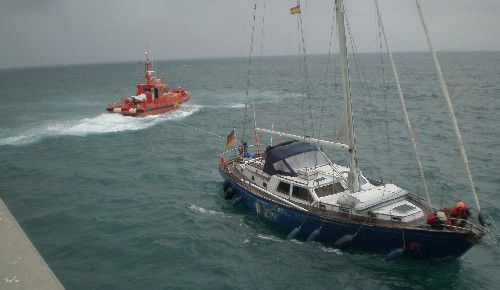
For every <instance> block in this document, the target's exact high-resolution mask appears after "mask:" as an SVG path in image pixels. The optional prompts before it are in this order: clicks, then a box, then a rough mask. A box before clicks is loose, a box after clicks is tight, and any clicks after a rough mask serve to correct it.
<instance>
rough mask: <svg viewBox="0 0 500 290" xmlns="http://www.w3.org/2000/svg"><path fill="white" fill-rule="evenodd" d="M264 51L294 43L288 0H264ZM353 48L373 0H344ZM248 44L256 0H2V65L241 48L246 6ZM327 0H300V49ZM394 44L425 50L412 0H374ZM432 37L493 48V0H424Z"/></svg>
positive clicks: (217, 53)
mask: <svg viewBox="0 0 500 290" xmlns="http://www.w3.org/2000/svg"><path fill="white" fill-rule="evenodd" d="M265 2H266V10H265V28H264V42H263V54H264V55H282V54H295V53H296V52H297V41H298V40H297V26H296V19H297V16H294V15H290V14H289V12H288V9H289V8H290V7H292V6H294V4H295V1H294V0H265ZM345 2H346V10H347V11H348V15H349V21H350V24H351V28H352V30H353V33H354V37H355V40H356V43H357V46H358V48H359V50H360V51H361V52H368V51H378V42H377V41H376V37H375V36H376V31H377V26H376V21H375V16H374V4H373V0H346V1H345ZM253 3H257V9H258V12H257V18H258V20H257V27H256V38H257V40H256V43H257V44H258V45H260V40H259V39H260V27H261V23H262V22H261V21H262V14H263V13H262V12H263V11H262V7H263V5H262V4H263V3H264V0H163V1H162V0H142V1H137V0H0V47H1V50H0V68H5V67H21V66H44V65H56V64H72V63H100V62H115V61H133V60H139V59H141V58H142V56H143V55H142V53H143V52H144V50H145V49H146V48H147V47H149V48H151V49H152V50H153V53H154V55H155V57H156V58H157V59H176V58H206V57H232V56H247V55H248V51H249V42H250V25H251V11H252V10H251V5H252V4H253ZM331 3H332V0H307V1H302V8H303V17H304V21H305V28H306V31H305V33H306V36H307V43H306V47H307V50H308V53H311V54H314V53H326V52H328V41H329V34H330V25H331V15H332V10H331V6H332V5H331ZM380 4H381V10H382V11H381V13H382V14H383V17H384V24H385V26H386V30H387V33H388V35H389V38H390V39H389V41H390V45H391V48H392V49H393V50H394V51H422V50H426V43H425V39H424V35H423V30H422V27H421V25H420V23H419V20H418V14H417V11H416V7H415V3H414V0H380ZM422 5H423V8H424V12H425V16H426V19H427V22H428V25H429V27H430V30H431V35H432V39H433V43H434V45H435V47H436V49H437V50H438V51H439V50H440V51H444V50H460V51H464V50H500V1H499V0H432V1H431V0H423V1H422Z"/></svg>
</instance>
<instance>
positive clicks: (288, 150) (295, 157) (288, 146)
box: [264, 141, 328, 176]
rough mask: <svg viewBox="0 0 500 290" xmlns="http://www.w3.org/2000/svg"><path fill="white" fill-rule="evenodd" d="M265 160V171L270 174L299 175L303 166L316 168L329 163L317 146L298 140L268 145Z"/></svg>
mask: <svg viewBox="0 0 500 290" xmlns="http://www.w3.org/2000/svg"><path fill="white" fill-rule="evenodd" d="M265 160H266V161H265V163H264V172H265V173H267V174H269V175H274V174H283V175H290V176H297V172H298V170H299V169H301V168H315V167H319V166H323V165H325V164H328V160H327V159H326V158H325V157H324V156H323V154H322V153H321V152H320V151H319V149H318V147H317V146H315V145H313V144H310V143H306V142H297V141H290V142H286V143H282V144H279V145H276V146H270V147H268V148H267V149H266V159H265Z"/></svg>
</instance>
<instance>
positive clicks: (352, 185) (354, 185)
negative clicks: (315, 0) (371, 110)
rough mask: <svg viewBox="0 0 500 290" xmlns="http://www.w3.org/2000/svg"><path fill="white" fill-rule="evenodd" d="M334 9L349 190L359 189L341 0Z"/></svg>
mask: <svg viewBox="0 0 500 290" xmlns="http://www.w3.org/2000/svg"><path fill="white" fill-rule="evenodd" d="M335 10H336V18H337V34H338V38H339V53H340V64H341V67H342V83H343V88H344V97H345V100H346V114H347V131H348V141H349V142H348V145H349V169H350V172H349V178H348V183H349V190H350V191H351V192H357V191H359V171H358V165H357V162H358V161H357V158H356V140H355V137H354V121H353V116H352V98H351V82H350V78H349V61H348V59H347V44H346V37H345V26H344V17H345V16H344V15H345V13H344V3H343V1H342V0H335Z"/></svg>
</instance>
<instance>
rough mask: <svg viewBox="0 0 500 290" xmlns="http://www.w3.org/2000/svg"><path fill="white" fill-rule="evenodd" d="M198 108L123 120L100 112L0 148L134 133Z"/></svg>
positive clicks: (12, 139)
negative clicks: (57, 138)
mask: <svg viewBox="0 0 500 290" xmlns="http://www.w3.org/2000/svg"><path fill="white" fill-rule="evenodd" d="M200 108H201V106H199V105H190V104H185V105H183V106H182V107H181V108H180V109H178V110H175V111H172V112H169V113H166V114H162V115H152V116H146V117H143V118H136V117H125V116H122V115H120V114H110V113H103V114H101V115H98V116H96V117H92V118H84V119H80V120H77V121H64V122H49V123H46V124H45V125H43V126H41V127H38V128H33V129H30V130H26V131H24V132H21V133H20V134H19V135H16V136H11V137H6V138H0V145H23V144H30V143H35V142H38V141H40V140H41V139H42V138H45V137H51V136H64V135H70V136H87V135H94V134H106V133H113V132H122V131H136V130H142V129H146V128H149V127H152V126H154V125H156V124H159V123H161V122H165V121H168V120H180V119H183V118H185V117H187V116H190V115H192V114H194V113H196V112H198V111H199V110H200Z"/></svg>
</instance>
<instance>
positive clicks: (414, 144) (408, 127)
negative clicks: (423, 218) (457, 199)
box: [375, 0, 432, 210]
mask: <svg viewBox="0 0 500 290" xmlns="http://www.w3.org/2000/svg"><path fill="white" fill-rule="evenodd" d="M375 6H376V9H377V19H378V23H379V26H380V29H381V31H382V35H383V37H384V43H385V48H386V50H387V54H388V56H389V60H390V62H391V66H392V71H393V73H394V79H395V81H396V86H397V88H398V93H399V101H400V103H401V108H402V110H403V116H404V123H405V127H406V131H407V133H408V137H409V138H410V141H411V144H412V148H413V154H414V155H415V159H416V162H417V166H418V170H419V173H420V179H421V181H422V185H423V186H424V190H425V195H426V198H427V202H428V205H429V209H430V210H432V204H431V198H430V195H429V190H428V188H427V182H426V181H425V175H424V169H423V167H422V162H421V161H420V156H419V154H418V149H417V142H416V140H415V135H414V134H413V130H412V128H411V123H410V118H409V117H408V112H407V110H406V104H405V100H404V96H403V90H402V89H401V84H400V82H399V77H398V72H397V70H396V66H395V64H394V59H393V58H392V53H391V50H390V49H389V44H388V42H387V37H386V35H385V30H384V25H383V23H382V17H381V16H380V9H379V5H378V0H375Z"/></svg>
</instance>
